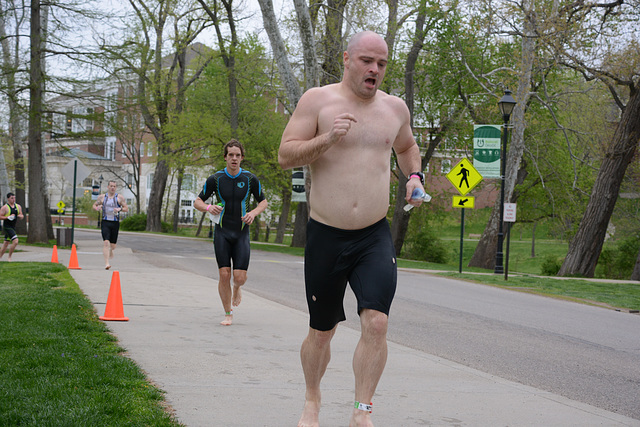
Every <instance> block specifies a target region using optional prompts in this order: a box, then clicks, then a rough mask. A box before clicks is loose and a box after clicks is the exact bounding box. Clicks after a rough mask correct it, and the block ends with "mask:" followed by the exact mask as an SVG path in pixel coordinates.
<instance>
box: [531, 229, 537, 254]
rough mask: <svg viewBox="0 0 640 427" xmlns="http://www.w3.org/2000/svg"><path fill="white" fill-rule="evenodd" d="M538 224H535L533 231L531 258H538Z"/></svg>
mask: <svg viewBox="0 0 640 427" xmlns="http://www.w3.org/2000/svg"><path fill="white" fill-rule="evenodd" d="M537 225H538V222H537V221H536V222H534V223H533V230H532V231H531V258H535V257H536V226H537Z"/></svg>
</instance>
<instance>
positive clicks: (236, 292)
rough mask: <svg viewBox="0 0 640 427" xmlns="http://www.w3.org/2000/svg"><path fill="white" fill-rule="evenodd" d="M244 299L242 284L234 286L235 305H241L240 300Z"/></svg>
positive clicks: (232, 301) (233, 301)
mask: <svg viewBox="0 0 640 427" xmlns="http://www.w3.org/2000/svg"><path fill="white" fill-rule="evenodd" d="M241 301H242V291H240V286H236V285H234V286H233V299H232V300H231V303H232V304H233V306H234V307H237V306H239V305H240V302H241Z"/></svg>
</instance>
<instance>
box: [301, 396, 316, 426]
mask: <svg viewBox="0 0 640 427" xmlns="http://www.w3.org/2000/svg"><path fill="white" fill-rule="evenodd" d="M319 426H320V404H319V403H317V402H312V401H309V400H307V401H305V402H304V409H303V410H302V416H301V417H300V421H298V427H319Z"/></svg>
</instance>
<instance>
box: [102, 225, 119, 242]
mask: <svg viewBox="0 0 640 427" xmlns="http://www.w3.org/2000/svg"><path fill="white" fill-rule="evenodd" d="M100 229H101V230H102V240H108V241H109V242H110V243H113V244H114V245H115V244H116V243H118V231H119V230H120V222H119V221H107V220H106V219H103V220H102V224H101V226H100Z"/></svg>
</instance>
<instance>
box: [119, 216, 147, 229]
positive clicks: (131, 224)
mask: <svg viewBox="0 0 640 427" xmlns="http://www.w3.org/2000/svg"><path fill="white" fill-rule="evenodd" d="M120 228H121V229H122V230H124V231H144V230H145V229H146V228H147V214H145V213H139V214H135V215H129V216H128V217H126V218H125V219H123V220H122V221H121V222H120Z"/></svg>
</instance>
